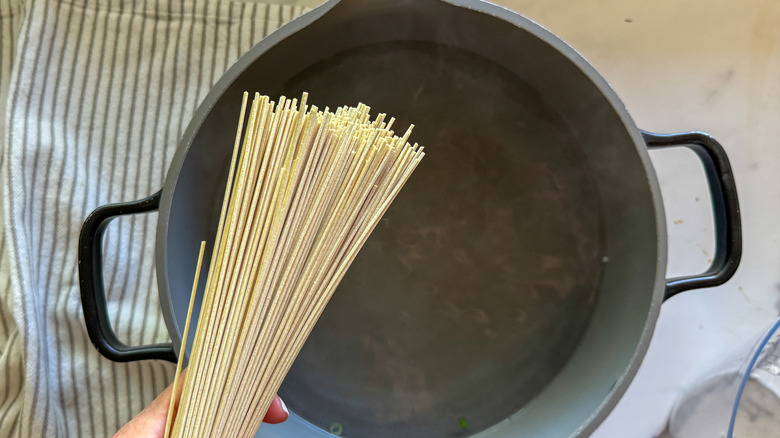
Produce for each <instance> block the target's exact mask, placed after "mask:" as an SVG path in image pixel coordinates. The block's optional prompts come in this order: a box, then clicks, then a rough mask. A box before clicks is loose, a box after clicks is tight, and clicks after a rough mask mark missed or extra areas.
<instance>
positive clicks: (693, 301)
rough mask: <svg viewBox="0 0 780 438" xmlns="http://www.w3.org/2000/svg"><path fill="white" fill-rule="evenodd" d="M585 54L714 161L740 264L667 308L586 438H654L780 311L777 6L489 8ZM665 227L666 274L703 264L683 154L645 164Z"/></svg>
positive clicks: (708, 231)
mask: <svg viewBox="0 0 780 438" xmlns="http://www.w3.org/2000/svg"><path fill="white" fill-rule="evenodd" d="M498 3H500V4H502V5H504V6H506V7H508V8H510V9H513V10H515V11H517V12H519V13H521V14H523V15H525V16H527V17H529V18H531V19H533V20H534V21H536V22H538V23H540V24H541V25H543V26H544V27H546V28H548V29H549V30H551V31H552V32H554V33H556V34H557V35H558V36H560V37H561V38H562V39H564V40H565V41H566V42H568V43H569V44H570V45H571V46H573V47H574V48H575V49H576V50H577V51H579V52H580V53H581V54H582V55H584V56H585V58H587V59H588V60H589V61H590V62H591V63H592V64H593V65H594V66H595V67H596V69H597V70H598V71H599V72H600V73H601V74H602V75H603V76H604V77H605V78H606V79H607V81H608V82H609V83H610V84H611V85H612V87H613V88H614V89H615V90H616V91H617V93H618V95H619V96H620V97H621V99H622V100H623V102H624V103H625V105H626V107H627V108H628V110H629V112H630V113H631V114H632V116H633V117H634V119H635V120H636V122H637V124H638V125H639V126H640V127H641V128H642V129H646V130H651V131H657V132H675V131H683V130H701V131H705V132H708V133H710V134H712V135H713V136H714V137H715V138H717V139H718V140H719V141H720V142H721V143H722V144H723V146H724V148H725V149H726V151H727V153H728V155H729V157H730V158H731V164H732V166H733V168H734V173H735V178H736V182H737V186H738V191H739V195H740V204H741V207H742V219H743V233H744V255H743V258H742V264H741V266H740V268H739V270H738V272H737V273H736V275H735V276H734V278H733V279H732V280H731V281H730V282H728V283H727V284H725V285H723V286H721V287H717V288H713V289H707V290H700V291H689V292H686V293H684V294H681V295H679V296H677V297H675V298H673V299H671V300H669V301H668V302H666V303H665V304H664V305H663V307H662V310H661V315H660V318H659V321H658V325H657V327H656V330H655V334H654V336H653V340H652V343H651V345H650V349H649V351H648V354H647V356H646V358H645V360H644V362H643V363H642V366H641V368H640V370H639V373H638V374H637V376H636V378H635V379H634V381H633V383H632V384H631V386H630V388H629V390H628V392H627V393H626V395H625V396H624V397H623V399H622V400H621V401H620V402H619V404H618V405H617V407H616V408H615V410H614V411H613V412H612V414H611V415H610V416H609V417H608V418H607V420H606V421H605V422H604V423H603V424H602V426H601V427H600V428H599V429H598V430H597V432H596V433H595V434H594V435H593V436H594V437H596V438H611V437H616V438H617V437H625V436H631V437H637V438H642V437H654V436H657V435H658V434H659V433H661V431H662V429H663V428H664V425H665V422H666V419H667V417H668V415H669V411H670V409H671V408H672V405H673V403H674V401H675V400H676V399H677V397H679V395H680V394H681V393H682V391H683V390H684V389H685V388H686V387H688V386H690V385H692V384H693V383H694V382H695V381H696V379H697V378H699V377H700V376H701V375H702V374H703V373H706V372H707V371H709V370H710V369H711V368H712V367H713V366H717V363H718V361H719V360H721V358H723V357H725V356H727V355H728V354H729V353H730V352H731V351H732V350H734V349H736V348H739V346H740V345H742V344H743V343H744V342H745V341H747V340H750V339H753V338H755V336H756V335H757V334H758V333H759V332H761V331H762V330H764V329H765V328H767V327H768V326H769V325H770V324H771V323H772V321H773V320H774V318H776V317H777V315H778V307H779V305H780V269H778V268H780V246H778V243H779V240H780V229H779V228H778V227H777V226H776V223H777V219H778V217H780V204H779V202H780V123H779V122H780V26H777V23H778V22H780V2H775V1H771V0H766V1H763V0H748V1H742V2H737V1H712V0H687V1H684V2H682V1H670V0H662V1H658V2H642V1H638V0H585V1H577V2H574V1H564V0H548V1H545V2H538V1H531V0H500V1H498ZM652 157H653V162H654V164H655V166H656V171H657V174H658V178H659V180H660V183H661V186H662V191H663V195H664V203H665V207H666V214H667V223H668V228H669V241H670V242H669V248H670V249H669V251H670V258H669V266H668V275H669V276H675V275H683V274H690V273H694V272H697V271H701V270H702V269H703V268H705V267H706V266H707V263H708V261H709V259H710V258H711V257H712V250H713V247H714V244H713V238H712V218H711V213H710V210H709V204H708V202H707V200H708V197H707V192H706V183H705V182H704V179H703V178H704V177H703V175H704V174H703V170H702V169H701V166H700V165H699V164H698V163H697V161H696V159H695V158H694V156H693V154H692V153H690V152H687V151H684V150H680V151H662V152H653V153H652Z"/></svg>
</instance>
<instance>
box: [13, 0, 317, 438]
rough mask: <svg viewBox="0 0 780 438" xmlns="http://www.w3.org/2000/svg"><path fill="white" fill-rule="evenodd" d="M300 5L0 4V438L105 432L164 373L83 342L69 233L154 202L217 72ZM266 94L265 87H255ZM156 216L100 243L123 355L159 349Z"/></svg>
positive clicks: (114, 231) (126, 221) (42, 0)
mask: <svg viewBox="0 0 780 438" xmlns="http://www.w3.org/2000/svg"><path fill="white" fill-rule="evenodd" d="M304 11H305V8H304V7H303V6H279V5H266V4H259V3H238V2H228V1H212V0H209V1H206V0H203V1H200V2H189V1H174V0H162V1H156V0H135V1H129V0H122V1H109V0H97V1H88V0H61V1H55V0H26V1H24V2H22V1H21V0H0V41H1V44H0V50H2V52H0V110H2V111H3V115H4V116H3V122H0V134H2V137H0V138H2V139H3V140H2V143H0V144H2V155H1V156H2V166H0V188H2V190H0V193H2V197H3V203H2V207H1V208H0V215H2V218H3V221H4V224H5V232H4V233H3V234H2V237H0V437H7V436H23V437H26V436H46V437H57V436H74V437H78V436H85V437H91V436H110V435H111V434H113V433H114V432H115V431H116V430H117V429H118V428H119V427H120V426H121V425H122V424H124V423H125V422H126V421H128V420H129V419H130V418H132V416H133V415H135V414H136V413H137V412H139V411H140V410H141V409H142V408H143V407H144V406H145V405H146V404H148V403H149V402H150V401H151V400H152V399H153V398H154V397H155V396H156V394H157V393H158V392H159V391H161V390H162V389H163V388H164V387H165V386H166V385H167V384H168V383H169V382H170V381H171V378H172V370H173V365H172V364H169V363H163V362H157V361H153V362H149V361H147V362H135V363H113V362H110V361H108V360H107V359H104V358H103V357H102V356H100V355H99V354H98V353H97V352H96V351H95V349H94V348H93V346H92V345H91V343H90V341H89V338H88V336H87V333H86V330H85V326H84V320H83V314H82V310H81V300H80V292H79V283H78V273H77V239H78V235H79V231H80V227H81V224H82V222H83V220H84V218H85V217H86V215H87V214H88V213H89V212H90V211H91V210H93V209H94V208H95V207H97V206H99V205H103V204H106V203H110V202H118V201H128V200H134V199H138V198H142V197H145V196H148V195H150V194H152V193H154V192H155V191H157V190H158V189H159V188H160V187H161V186H162V183H163V180H164V177H165V173H166V171H167V168H168V165H169V161H170V159H171V158H172V156H173V152H174V150H175V148H176V146H177V144H178V141H179V138H180V136H181V134H182V132H183V130H184V128H185V127H186V125H187V123H188V122H189V120H190V117H191V116H192V114H193V112H194V111H195V109H196V108H197V106H198V104H199V102H200V101H201V99H203V97H204V96H205V95H206V93H207V92H208V90H209V89H210V88H211V85H212V84H213V83H214V82H216V80H217V79H218V78H219V77H220V75H221V74H222V73H223V72H224V71H225V70H226V69H227V68H228V67H229V66H230V65H231V64H232V63H233V62H234V61H235V60H236V59H237V58H238V57H239V56H240V54H242V53H244V52H245V51H246V50H248V49H249V48H250V47H251V46H252V45H254V44H255V43H256V42H257V41H259V40H260V38H262V37H263V36H265V35H266V34H268V33H269V32H271V31H273V30H274V29H275V28H276V27H278V26H279V25H280V24H281V23H283V22H286V21H288V20H290V19H292V18H294V17H295V16H297V15H299V14H301V13H303V12H304ZM258 91H262V90H258ZM155 225H156V216H155V215H154V214H150V215H143V216H140V217H128V218H122V219H119V220H117V221H114V222H113V223H112V225H110V226H109V229H108V231H107V233H106V244H105V248H104V272H105V282H106V289H107V301H108V305H109V314H110V318H111V321H112V322H113V325H114V328H115V331H116V333H117V335H118V336H119V338H120V339H122V340H123V341H125V342H126V343H128V344H130V345H140V344H148V343H154V342H165V341H168V340H169V338H168V334H167V331H166V328H165V324H164V323H163V322H162V317H161V313H160V309H159V301H158V298H157V283H156V278H155V273H154V269H155V268H154V260H153V248H154V229H155Z"/></svg>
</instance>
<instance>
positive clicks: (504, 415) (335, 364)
mask: <svg viewBox="0 0 780 438" xmlns="http://www.w3.org/2000/svg"><path fill="white" fill-rule="evenodd" d="M245 90H248V91H255V90H257V91H260V92H261V93H263V94H268V95H270V96H271V97H272V98H274V99H275V98H278V97H279V96H280V95H282V94H284V95H287V96H292V97H294V96H297V95H299V94H300V93H301V92H302V91H308V92H309V93H310V102H312V103H314V104H316V105H318V106H319V107H324V106H326V105H329V106H331V107H336V106H340V105H344V104H350V105H355V104H357V103H358V102H364V103H366V104H368V105H370V106H372V107H373V108H374V112H375V113H376V112H386V113H388V114H390V115H394V116H396V118H397V120H398V121H397V125H396V126H397V127H398V129H399V130H403V129H405V128H406V126H408V125H409V123H411V122H414V123H415V124H416V126H417V128H416V129H415V141H418V142H419V143H420V144H422V145H425V147H426V151H427V152H428V156H427V157H426V159H425V161H424V162H423V163H422V165H421V167H420V168H419V169H418V171H417V172H416V173H415V175H414V176H413V177H412V179H411V180H410V181H409V183H408V184H407V187H406V188H405V189H404V190H403V191H402V193H401V194H400V196H399V197H398V198H397V200H396V201H395V203H394V204H393V206H392V207H391V209H390V210H389V211H388V212H387V214H386V216H385V217H384V219H383V220H382V222H381V223H380V225H379V226H378V227H377V229H376V230H375V231H374V234H373V235H372V237H371V238H370V239H369V241H368V242H367V243H366V245H365V247H364V249H363V250H362V251H361V253H360V255H359V256H358V258H357V259H356V260H355V262H354V264H353V266H352V269H350V271H349V273H348V274H347V276H346V277H345V279H344V281H343V283H342V284H341V286H340V287H339V289H338V290H337V291H336V293H335V295H334V298H333V299H332V301H331V302H330V303H329V305H328V307H327V309H326V311H325V313H324V314H323V315H322V317H321V318H320V320H319V322H318V324H317V326H316V328H315V330H314V331H313V332H312V334H311V336H310V338H309V340H308V342H307V343H306V345H305V346H304V348H303V350H302V351H301V354H300V355H299V357H298V358H297V360H296V362H295V364H294V365H293V366H292V368H291V369H290V372H289V374H288V376H287V378H286V380H285V381H284V383H283V385H282V387H281V388H280V394H281V395H282V397H283V398H284V399H285V401H286V402H287V405H288V406H289V407H290V409H291V411H292V412H293V415H292V416H291V419H290V420H289V421H287V422H286V423H284V424H282V425H279V426H263V427H261V429H260V431H259V432H258V436H261V437H268V438H272V437H301V438H303V437H322V436H331V435H334V434H342V433H343V435H345V436H355V437H372V436H381V437H390V438H392V437H417V436H426V437H429V436H479V437H491V438H503V437H506V438H509V437H518V436H528V437H579V436H587V435H589V434H590V433H591V432H592V431H593V430H594V429H595V428H596V426H597V425H598V424H599V423H600V422H601V421H602V420H603V419H604V418H605V417H606V415H607V414H608V413H609V412H610V410H611V409H612V408H613V407H614V405H615V404H616V403H617V401H618V399H619V398H620V396H621V395H622V394H623V393H624V391H625V390H626V388H627V386H628V384H629V383H630V381H631V379H632V378H633V377H634V375H635V373H636V371H637V368H638V367H639V364H640V362H641V360H642V358H643V356H644V354H645V351H646V350H647V347H648V344H649V342H650V336H651V334H652V333H653V328H654V325H655V323H656V319H657V317H658V312H659V308H660V306H661V303H662V301H663V300H665V299H668V298H670V297H672V296H674V295H675V294H677V293H679V292H682V291H684V290H688V289H694V288H702V287H710V286H716V285H719V284H722V283H724V282H725V281H727V280H728V279H729V278H730V277H731V276H732V275H733V274H734V272H735V270H736V268H737V265H738V263H739V260H740V257H741V231H740V216H739V205H738V201H737V194H736V187H735V183H734V178H733V175H732V172H731V168H730V165H729V162H728V159H727V157H726V154H725V153H724V151H723V148H722V147H721V146H720V145H719V144H718V142H716V141H715V140H714V139H713V138H712V137H710V136H708V135H707V134H704V133H701V132H688V133H682V134H673V135H656V134H650V133H647V132H643V131H640V130H639V129H637V127H636V126H635V124H634V122H633V121H632V120H631V118H630V116H629V115H628V113H627V112H626V109H625V108H624V106H623V105H622V104H621V102H620V101H619V99H618V97H617V96H616V95H615V93H614V92H613V90H612V89H610V87H609V86H608V85H607V83H606V82H605V81H604V79H603V78H602V77H601V76H599V74H598V73H597V72H596V71H595V70H594V69H593V67H591V66H590V65H589V64H588V63H587V62H586V61H585V60H584V59H583V58H582V57H581V56H580V55H579V54H577V53H576V52H575V51H574V50H573V49H572V48H571V47H569V46H567V45H566V44H565V43H564V42H563V41H561V40H560V39H558V38H557V37H556V36H555V35H553V34H551V33H550V32H548V31H547V30H545V29H543V28H542V27H541V26H539V25H537V24H535V23H533V22H531V21H529V20H528V19H526V18H523V17H521V16H519V15H517V14H515V13H513V12H511V11H508V10H506V9H502V8H500V7H498V6H495V5H491V4H489V3H484V2H481V1H475V0H446V1H442V0H415V1H412V0H403V1H395V0H392V1H391V0H360V1H358V0H342V1H338V0H332V1H330V2H328V3H326V4H324V5H322V6H320V7H318V8H316V9H314V10H312V11H311V12H309V13H307V14H305V15H303V16H301V17H300V18H298V19H296V20H294V21H292V22H290V23H289V24H287V25H285V26H283V27H282V28H280V29H279V30H278V31H276V32H275V33H273V34H272V35H270V36H269V37H267V38H266V39H264V40H263V41H261V42H260V43H259V44H257V45H256V46H255V47H254V48H252V49H251V50H250V51H249V52H248V53H247V54H246V55H244V56H243V57H242V58H241V59H240V60H238V61H237V62H236V64H235V65H233V66H232V67H231V68H230V70H229V71H228V72H227V73H226V74H225V75H224V76H223V77H222V78H221V80H220V81H219V82H218V83H217V84H216V85H215V86H214V88H213V89H212V90H211V92H210V93H209V94H208V96H207V97H206V98H205V100H204V101H203V103H202V104H201V106H200V108H199V109H198V110H197V112H196V114H195V116H194V118H193V119H192V121H191V122H190V124H189V127H188V128H187V130H186V132H185V133H184V136H183V138H182V139H181V143H180V145H179V147H178V151H177V153H176V155H175V157H174V158H173V162H172V163H171V166H170V169H169V171H168V176H167V180H166V182H165V186H164V187H163V189H162V190H161V191H160V192H158V193H156V194H154V195H152V196H150V197H148V198H146V199H143V200H140V201H135V202H128V203H122V204H113V205H107V206H103V207H100V208H98V209H97V210H95V211H94V212H93V213H92V214H91V215H90V216H89V217H88V218H87V220H86V222H85V224H84V227H83V229H82V234H81V240H80V248H79V251H80V254H79V256H80V271H79V274H80V280H81V290H82V302H83V307H84V314H85V319H86V323H87V329H88V332H89V335H90V337H91V339H92V342H93V343H94V345H95V347H96V348H97V349H98V350H99V351H100V352H101V353H102V354H103V355H104V356H106V357H107V358H109V359H111V360H115V361H131V360H144V359H165V360H169V361H175V360H176V357H177V355H179V354H181V352H180V351H178V349H179V344H180V341H181V331H182V327H183V325H184V319H185V315H186V310H187V301H188V298H189V290H190V287H191V285H190V282H191V281H192V278H193V275H194V263H191V261H192V260H193V257H194V254H197V248H198V245H199V242H200V241H201V240H206V241H208V242H212V241H213V238H214V234H215V229H216V226H217V218H218V212H219V207H220V203H221V199H222V198H221V193H222V191H223V190H224V186H225V179H226V174H227V167H228V163H229V159H230V153H231V148H232V135H233V132H234V129H235V128H234V125H235V121H236V117H237V110H238V107H239V105H238V103H239V102H240V100H241V93H242V92H243V91H245ZM675 146H685V147H688V148H690V149H691V150H693V151H694V152H695V153H696V154H697V156H698V157H699V158H700V159H701V162H702V164H703V165H704V168H705V170H706V176H707V180H708V183H709V187H710V191H711V198H712V208H713V214H714V218H715V221H714V223H715V240H716V254H715V256H714V258H713V262H712V265H711V266H710V268H709V269H708V270H707V271H706V272H704V273H701V274H698V275H693V276H690V277H685V278H676V279H665V278H664V276H665V270H666V257H667V234H666V228H665V219H664V211H663V203H662V200H661V193H660V190H659V186H658V182H657V181H656V176H655V173H654V171H653V168H652V165H651V163H650V160H649V157H648V153H647V149H648V148H666V147H675ZM156 209H159V219H158V230H157V246H156V260H157V261H156V263H157V278H158V283H159V293H160V301H161V304H162V309H163V315H164V318H165V322H166V324H167V326H168V330H169V332H170V334H171V339H172V341H173V343H172V344H165V345H147V346H127V345H124V344H122V343H121V342H120V341H119V340H118V339H117V338H116V336H115V335H114V332H113V330H112V328H111V324H110V321H109V320H108V316H107V312H106V306H105V295H104V291H103V283H102V272H101V267H102V263H101V258H100V257H101V253H100V249H101V242H102V240H101V239H102V234H103V231H104V229H105V226H106V225H107V223H108V222H109V221H110V220H111V219H113V218H115V217H117V216H120V215H125V214H135V213H141V212H148V211H152V210H156ZM209 253H210V249H207V254H209ZM205 263H206V264H208V260H206V261H205ZM197 304H198V303H197V302H196V314H195V317H197V307H198V306H197ZM188 348H189V346H187V347H186V349H188ZM185 354H186V351H185ZM330 432H333V433H332V434H331V433H330Z"/></svg>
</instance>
